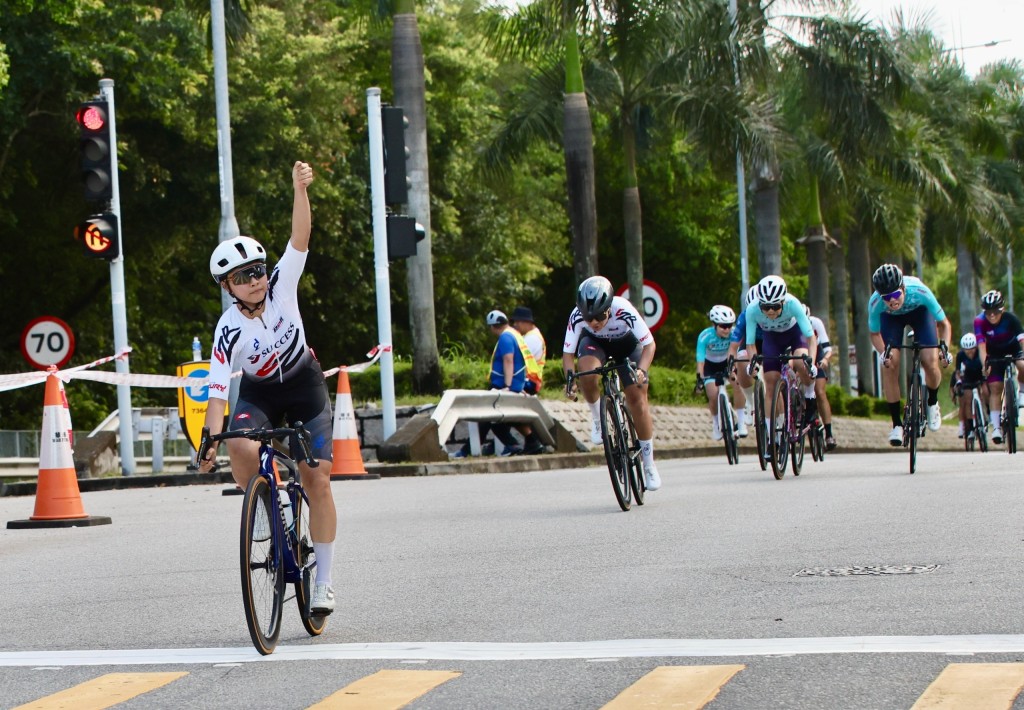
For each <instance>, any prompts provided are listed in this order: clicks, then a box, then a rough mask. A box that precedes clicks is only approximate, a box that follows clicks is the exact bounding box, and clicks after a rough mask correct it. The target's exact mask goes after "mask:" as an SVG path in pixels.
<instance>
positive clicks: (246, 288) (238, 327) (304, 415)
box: [199, 162, 337, 614]
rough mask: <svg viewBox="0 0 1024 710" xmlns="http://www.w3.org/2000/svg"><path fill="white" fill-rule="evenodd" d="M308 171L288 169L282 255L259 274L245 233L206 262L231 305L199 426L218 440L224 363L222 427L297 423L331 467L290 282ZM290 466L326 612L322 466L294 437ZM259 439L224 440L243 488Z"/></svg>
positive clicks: (319, 387)
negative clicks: (298, 479)
mask: <svg viewBox="0 0 1024 710" xmlns="http://www.w3.org/2000/svg"><path fill="white" fill-rule="evenodd" d="M311 182H313V169H312V168H311V167H310V166H309V165H307V164H306V163H302V162H296V163H295V165H294V166H293V167H292V187H293V188H294V199H293V203H292V233H291V238H290V239H289V240H288V246H287V247H286V248H285V252H284V256H282V257H281V260H280V261H279V262H278V263H277V266H276V267H275V268H274V270H273V272H272V273H270V275H269V276H268V274H267V265H266V261H267V252H266V250H265V249H264V248H263V246H262V245H261V244H260V243H259V242H257V241H256V240H255V239H252V238H251V237H235V238H233V239H228V240H226V241H223V242H221V243H220V244H219V245H218V246H217V248H216V249H214V250H213V254H212V255H211V256H210V274H211V275H212V276H213V280H214V281H215V282H216V283H217V284H218V285H219V286H220V288H222V289H224V290H225V291H226V292H227V293H228V295H230V296H231V297H232V298H234V299H235V302H234V305H232V306H230V307H229V308H228V309H227V310H226V311H224V314H223V315H222V316H221V317H220V320H219V321H218V322H217V328H216V330H214V333H213V343H214V345H213V352H212V357H211V358H210V387H209V391H210V399H209V403H208V406H207V410H206V426H208V427H209V428H210V433H211V434H219V433H221V431H222V428H223V424H224V411H225V409H226V406H227V399H228V382H229V380H230V378H231V368H232V364H233V363H235V364H237V365H239V366H240V367H241V369H242V379H241V383H240V384H239V388H238V401H237V403H236V404H235V408H234V411H233V412H232V413H231V421H230V423H229V424H228V429H229V430H232V431H233V430H237V429H259V428H264V427H272V426H277V424H278V422H280V421H281V420H282V419H287V421H288V422H289V424H293V423H294V422H296V421H301V422H302V423H303V425H304V426H305V427H306V429H308V430H309V434H310V441H311V443H312V449H313V458H315V459H318V460H319V461H321V462H327V463H328V464H329V463H330V462H331V458H332V439H331V435H332V429H333V419H332V417H331V402H330V398H329V396H328V392H327V383H326V382H325V381H324V374H323V371H322V370H321V369H320V363H319V362H317V359H316V357H315V356H314V355H313V351H312V350H311V349H310V348H309V346H308V344H307V343H306V334H305V330H304V329H303V327H302V317H301V316H300V315H299V304H298V294H297V290H298V285H299V278H300V277H301V276H302V270H303V267H304V266H305V264H306V257H307V255H308V253H309V252H308V248H309V235H310V231H311V229H312V221H313V218H312V213H311V211H310V207H309V197H308V196H307V194H306V188H307V187H308V186H309V184H310V183H311ZM289 444H290V448H291V456H292V458H293V459H295V460H296V461H297V462H298V466H299V469H300V471H301V476H302V487H303V489H304V490H305V491H306V493H307V494H308V495H309V529H310V534H311V536H312V538H313V550H314V552H315V554H316V580H315V582H314V585H313V597H312V600H311V603H310V606H311V608H312V610H313V611H314V612H317V613H319V614H330V613H331V612H332V611H334V589H333V588H332V586H331V562H332V560H333V559H334V538H335V533H336V528H337V511H336V508H335V505H334V497H333V496H332V495H331V478H330V469H331V467H330V465H327V466H323V465H321V466H319V467H317V468H310V467H309V466H308V465H307V464H306V463H305V461H304V460H303V457H302V452H301V450H300V448H299V446H298V442H297V441H291V442H289ZM259 446H260V445H259V442H256V441H249V440H248V439H229V440H228V441H227V447H228V456H229V457H230V459H231V475H232V477H233V478H234V479H235V483H237V484H238V486H239V487H241V488H243V489H244V488H245V487H246V486H247V485H248V483H249V480H250V479H251V478H252V477H253V476H255V475H256V474H257V472H258V470H259V461H258V458H259ZM216 454H217V452H216V447H211V448H210V449H208V450H207V451H205V452H202V458H201V460H200V462H199V470H200V471H203V472H206V471H209V470H210V469H211V468H212V467H213V464H214V461H215V459H216Z"/></svg>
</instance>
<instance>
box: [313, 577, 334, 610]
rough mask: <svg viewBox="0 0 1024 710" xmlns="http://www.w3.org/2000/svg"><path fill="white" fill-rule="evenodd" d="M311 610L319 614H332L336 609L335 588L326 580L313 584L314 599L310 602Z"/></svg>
mask: <svg viewBox="0 0 1024 710" xmlns="http://www.w3.org/2000/svg"><path fill="white" fill-rule="evenodd" d="M309 608H310V611H313V612H316V613H318V614H330V613H331V612H332V611H334V588H333V587H331V586H330V585H329V584H327V583H325V582H321V583H320V584H314V585H313V599H312V600H311V601H310V603H309Z"/></svg>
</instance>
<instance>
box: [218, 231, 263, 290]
mask: <svg viewBox="0 0 1024 710" xmlns="http://www.w3.org/2000/svg"><path fill="white" fill-rule="evenodd" d="M266 260H267V250H266V249H264V248H263V245H262V244H260V243H259V242H258V241H256V240H255V239H253V238H252V237H234V238H233V239H226V240H224V241H223V242H221V243H220V244H218V245H217V248H216V249H214V250H213V254H211V255H210V275H211V276H213V280H214V281H216V282H217V283H220V282H221V281H223V280H224V277H225V276H227V275H228V274H230V273H231V272H232V271H234V270H235V269H237V268H239V267H241V266H248V265H249V264H256V263H259V262H265V261H266Z"/></svg>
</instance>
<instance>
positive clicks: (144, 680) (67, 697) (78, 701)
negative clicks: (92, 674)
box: [12, 672, 188, 710]
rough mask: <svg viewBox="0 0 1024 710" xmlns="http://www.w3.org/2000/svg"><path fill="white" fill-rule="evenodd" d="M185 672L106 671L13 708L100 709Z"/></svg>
mask: <svg viewBox="0 0 1024 710" xmlns="http://www.w3.org/2000/svg"><path fill="white" fill-rule="evenodd" d="M186 675H188V673H185V672H179V673H107V674H106V675H101V676H100V677H99V678H93V679H92V680H90V681H86V682H85V683H79V684H78V685H76V686H75V687H73V688H68V689H67V690H62V691H60V692H59V693H54V694H53V695H47V696H46V697H45V698H39V699H38V700H35V701H33V702H31V703H27V704H25V705H19V706H18V707H16V708H12V710H59V709H60V708H74V710H103V709H104V708H109V707H112V706H114V705H117V704H118V703H123V702H124V701H125V700H131V699H132V698H134V697H135V696H136V695H142V694H143V693H148V692H149V691H151V690H155V689H156V688H159V687H161V686H164V685H167V684H168V683H170V682H172V681H175V680H177V679H178V678H181V677H182V676H186Z"/></svg>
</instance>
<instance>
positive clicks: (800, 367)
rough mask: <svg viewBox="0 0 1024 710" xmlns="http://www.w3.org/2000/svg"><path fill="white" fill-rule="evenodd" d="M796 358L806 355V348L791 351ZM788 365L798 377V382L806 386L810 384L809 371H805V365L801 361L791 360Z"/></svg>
mask: <svg viewBox="0 0 1024 710" xmlns="http://www.w3.org/2000/svg"><path fill="white" fill-rule="evenodd" d="M793 354H794V355H796V356H798V357H799V356H802V355H806V354H807V348H797V349H796V350H794V351H793ZM790 364H792V365H793V369H795V370H796V373H797V374H798V375H800V382H802V383H803V384H804V386H807V385H809V384H811V371H810V370H808V369H807V364H806V363H805V362H804V361H803V360H792V361H790Z"/></svg>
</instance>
